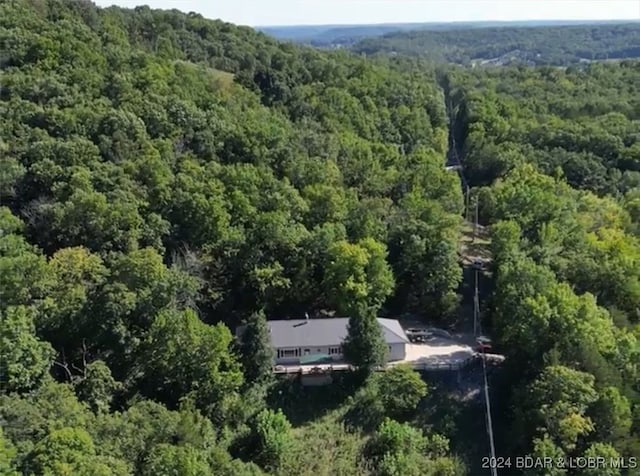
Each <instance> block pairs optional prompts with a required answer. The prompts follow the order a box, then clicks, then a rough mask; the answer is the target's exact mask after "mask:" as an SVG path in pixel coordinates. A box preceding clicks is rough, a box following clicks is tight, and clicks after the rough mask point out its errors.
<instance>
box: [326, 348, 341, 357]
mask: <svg viewBox="0 0 640 476" xmlns="http://www.w3.org/2000/svg"><path fill="white" fill-rule="evenodd" d="M338 354H342V347H329V355H338Z"/></svg>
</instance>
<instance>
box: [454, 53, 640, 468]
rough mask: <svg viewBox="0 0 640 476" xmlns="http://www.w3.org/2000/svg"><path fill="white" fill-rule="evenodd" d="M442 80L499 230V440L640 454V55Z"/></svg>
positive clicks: (469, 175)
mask: <svg viewBox="0 0 640 476" xmlns="http://www.w3.org/2000/svg"><path fill="white" fill-rule="evenodd" d="M442 83H443V85H444V89H445V91H446V94H447V102H448V104H449V107H450V111H451V117H452V126H453V127H452V132H453V138H454V141H453V142H454V143H455V146H456V149H457V153H459V154H461V157H462V160H463V163H464V166H465V167H464V174H465V175H466V179H467V180H468V182H469V183H470V184H471V185H472V186H474V188H473V189H472V193H473V194H474V195H475V197H476V198H477V199H478V201H479V205H480V206H479V209H480V219H481V221H482V222H483V223H485V224H486V225H489V226H490V229H491V235H492V245H491V246H492V252H493V265H492V268H493V269H492V272H493V278H494V282H493V293H492V295H491V297H490V298H489V300H488V303H487V306H488V312H487V314H488V315H487V320H488V322H487V324H488V325H490V326H491V328H492V333H493V335H494V337H495V338H496V339H497V340H498V341H499V342H500V344H501V346H502V347H501V348H502V349H503V350H504V352H505V355H506V356H507V360H506V363H505V374H504V375H503V376H502V377H503V378H502V380H501V381H500V382H496V385H495V387H494V390H495V398H496V399H497V401H498V402H500V405H501V406H502V407H501V408H505V409H508V410H506V411H504V413H503V414H502V415H501V416H500V417H498V419H499V421H500V424H499V427H498V428H499V433H500V437H499V439H500V442H499V443H498V446H499V447H501V449H502V452H503V454H505V455H506V454H509V455H512V456H514V457H515V456H517V455H522V454H534V455H537V456H540V457H542V456H543V455H546V456H549V455H553V456H558V457H567V456H569V457H577V456H597V455H600V456H603V457H606V458H608V457H609V456H610V455H611V456H619V455H622V456H625V457H627V458H628V457H633V456H637V455H638V454H640V439H639V437H638V436H639V430H640V427H639V426H638V424H639V423H640V420H639V419H638V417H639V416H640V413H639V411H640V405H639V403H640V393H639V391H640V387H639V386H638V382H639V381H640V380H639V377H640V376H639V375H638V363H639V360H638V358H639V356H640V354H639V353H638V352H639V350H640V348H639V346H638V337H639V330H640V328H639V326H638V324H639V321H640V236H639V235H640V228H639V223H640V214H639V213H638V212H639V210H640V208H639V205H640V167H639V166H640V160H639V159H640V156H638V151H639V150H640V149H638V145H639V144H640V107H639V104H640V103H638V97H639V96H638V89H637V88H638V84H640V64H639V63H637V62H623V63H621V64H619V65H615V64H594V65H592V66H589V67H588V68H586V69H576V68H571V67H570V68H566V69H564V70H559V69H557V68H547V67H542V68H526V67H518V68H502V69H500V70H495V69H486V70H482V71H469V70H461V69H459V70H455V71H451V72H449V73H448V74H447V75H446V76H445V77H443V79H442ZM608 470H612V469H611V468H607V471H608ZM531 474H543V473H536V472H533V473H531ZM544 474H621V473H620V471H619V470H612V472H605V470H604V469H603V468H598V469H597V470H596V471H595V472H593V473H590V472H588V471H586V472H569V473H567V472H566V471H557V472H546V473H544ZM623 474H624V473H623ZM629 474H636V473H635V472H631V473H629Z"/></svg>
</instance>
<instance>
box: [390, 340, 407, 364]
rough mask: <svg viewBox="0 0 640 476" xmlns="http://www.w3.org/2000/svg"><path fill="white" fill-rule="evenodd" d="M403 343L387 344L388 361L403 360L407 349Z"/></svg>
mask: <svg viewBox="0 0 640 476" xmlns="http://www.w3.org/2000/svg"><path fill="white" fill-rule="evenodd" d="M406 347H407V346H406V344H404V343H397V344H389V361H391V362H393V361H396V360H404V359H405V357H406V355H407V348H406Z"/></svg>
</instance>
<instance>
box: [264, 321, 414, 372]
mask: <svg viewBox="0 0 640 476" xmlns="http://www.w3.org/2000/svg"><path fill="white" fill-rule="evenodd" d="M378 323H379V324H380V327H382V333H383V336H384V340H385V342H386V343H387V346H388V348H389V356H388V360H389V361H397V360H404V358H405V356H406V346H407V344H408V343H409V339H408V338H407V336H406V334H405V333H404V330H403V329H402V326H400V323H399V322H398V321H396V320H394V319H383V318H378ZM267 324H268V326H269V334H270V336H271V345H272V346H273V348H274V350H275V363H276V364H300V363H305V362H306V361H313V360H314V356H316V357H324V358H325V359H327V360H331V361H340V360H342V359H343V355H342V342H343V341H344V340H345V338H346V337H347V326H348V324H349V319H348V318H346V317H333V318H322V319H294V320H274V321H267Z"/></svg>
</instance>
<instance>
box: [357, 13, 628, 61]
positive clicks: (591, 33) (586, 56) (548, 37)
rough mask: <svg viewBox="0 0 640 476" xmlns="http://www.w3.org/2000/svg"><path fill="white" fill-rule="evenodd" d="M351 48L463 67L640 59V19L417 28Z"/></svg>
mask: <svg viewBox="0 0 640 476" xmlns="http://www.w3.org/2000/svg"><path fill="white" fill-rule="evenodd" d="M352 49H353V50H354V51H355V52H358V53H364V54H367V55H375V54H394V55H395V54H399V55H408V56H418V57H422V58H427V59H430V60H433V61H437V62H448V63H457V64H464V65H468V64H491V65H497V66H500V65H507V64H529V65H567V64H575V63H580V62H585V61H593V60H606V59H627V58H639V57H640V22H635V23H622V24H620V23H619V24H612V23H602V24H590V25H562V26H560V25H553V26H549V25H546V26H535V27H532V26H529V27H513V26H511V27H490V28H468V29H464V30H462V29H455V30H453V29H449V30H441V31H427V30H420V31H418V30H416V31H410V32H395V33H391V34H388V35H384V36H383V37H379V38H368V39H364V40H362V41H360V42H359V43H357V44H355V45H352Z"/></svg>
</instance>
